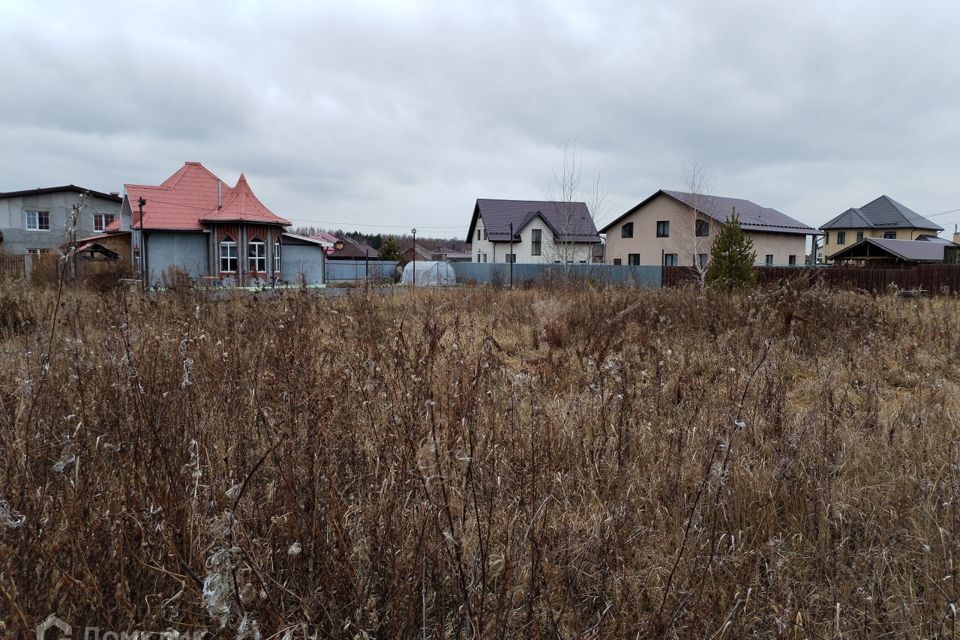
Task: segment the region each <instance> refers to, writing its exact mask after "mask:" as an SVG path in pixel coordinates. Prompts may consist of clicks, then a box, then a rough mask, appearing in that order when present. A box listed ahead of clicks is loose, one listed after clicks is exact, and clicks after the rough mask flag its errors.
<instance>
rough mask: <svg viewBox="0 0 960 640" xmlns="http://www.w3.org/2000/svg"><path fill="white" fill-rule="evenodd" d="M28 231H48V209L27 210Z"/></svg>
mask: <svg viewBox="0 0 960 640" xmlns="http://www.w3.org/2000/svg"><path fill="white" fill-rule="evenodd" d="M27 230H28V231H50V212H49V211H27Z"/></svg>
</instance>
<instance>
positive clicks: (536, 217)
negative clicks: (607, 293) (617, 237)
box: [467, 198, 600, 264]
mask: <svg viewBox="0 0 960 640" xmlns="http://www.w3.org/2000/svg"><path fill="white" fill-rule="evenodd" d="M467 242H468V243H470V245H471V251H470V253H471V261H472V262H501V263H505V262H515V263H527V264H529V263H543V264H548V263H555V264H578V263H583V264H588V263H590V262H591V259H592V257H593V248H594V246H595V245H596V244H598V243H599V242H600V234H598V233H597V228H596V226H594V224H593V218H592V217H591V215H590V211H589V209H587V205H586V204H585V203H583V202H549V201H540V200H493V199H486V198H481V199H478V200H477V203H476V205H475V206H474V207H473V217H472V218H471V219H470V229H469V231H468V232H467Z"/></svg>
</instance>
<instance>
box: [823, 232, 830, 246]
mask: <svg viewBox="0 0 960 640" xmlns="http://www.w3.org/2000/svg"><path fill="white" fill-rule="evenodd" d="M823 244H830V232H829V231H827V232H826V233H824V234H823Z"/></svg>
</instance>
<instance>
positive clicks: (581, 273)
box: [451, 262, 662, 289]
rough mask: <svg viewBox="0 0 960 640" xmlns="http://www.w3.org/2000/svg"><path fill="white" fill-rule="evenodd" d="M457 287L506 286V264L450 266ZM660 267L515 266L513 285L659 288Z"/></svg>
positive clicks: (455, 263)
mask: <svg viewBox="0 0 960 640" xmlns="http://www.w3.org/2000/svg"><path fill="white" fill-rule="evenodd" d="M451 264H452V266H453V270H454V272H455V273H456V274H457V282H458V283H459V284H509V283H510V265H509V264H503V263H496V264H494V263H487V262H454V263H451ZM661 272H662V268H661V267H657V266H639V265H637V266H633V265H609V264H515V265H513V284H514V286H519V285H523V284H526V283H547V282H565V281H567V282H569V281H573V282H592V283H595V284H601V285H616V286H621V287H639V288H643V289H655V288H659V287H660V283H661V276H662V273H661Z"/></svg>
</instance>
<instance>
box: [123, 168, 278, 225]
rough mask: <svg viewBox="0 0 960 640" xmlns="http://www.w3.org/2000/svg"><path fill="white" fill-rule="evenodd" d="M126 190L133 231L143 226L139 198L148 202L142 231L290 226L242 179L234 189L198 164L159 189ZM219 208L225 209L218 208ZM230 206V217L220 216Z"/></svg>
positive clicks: (134, 187)
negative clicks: (256, 224) (241, 224)
mask: <svg viewBox="0 0 960 640" xmlns="http://www.w3.org/2000/svg"><path fill="white" fill-rule="evenodd" d="M124 186H125V188H126V191H127V198H128V199H129V201H130V208H131V209H132V210H133V228H134V229H139V228H140V225H141V223H140V214H139V206H138V205H137V202H138V200H139V199H140V198H144V199H145V200H146V204H145V205H144V207H143V227H144V228H146V229H162V230H170V231H200V230H202V229H203V226H202V224H201V221H210V222H228V221H229V222H237V221H243V222H259V223H262V224H280V225H288V224H290V222H289V221H287V220H284V219H283V218H280V217H278V216H276V215H274V214H273V213H272V212H271V211H270V210H269V209H267V208H266V207H265V206H264V205H263V203H261V202H260V200H258V199H257V197H256V196H255V195H253V191H252V190H251V189H250V186H249V185H248V184H247V180H246V178H244V177H243V176H242V175H241V176H240V180H239V181H238V182H237V185H236V186H235V187H233V188H231V187H228V186H227V185H226V184H225V183H224V182H223V181H222V180H220V178H218V177H217V176H216V175H214V174H213V173H212V172H211V171H210V170H209V169H207V168H206V167H204V166H203V165H202V164H200V163H199V162H187V163H185V164H184V165H183V166H182V167H181V168H180V170H179V171H177V172H176V173H174V174H173V175H172V176H170V177H169V178H167V179H166V180H164V181H163V182H162V183H161V184H160V185H159V186H151V185H142V184H127V185H124ZM218 192H219V196H218ZM218 204H222V205H223V206H222V207H219V208H218V206H217V205H218ZM228 205H229V206H230V211H231V213H230V215H228V216H226V215H225V216H221V214H223V213H224V210H225V209H226V208H227V206H228Z"/></svg>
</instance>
